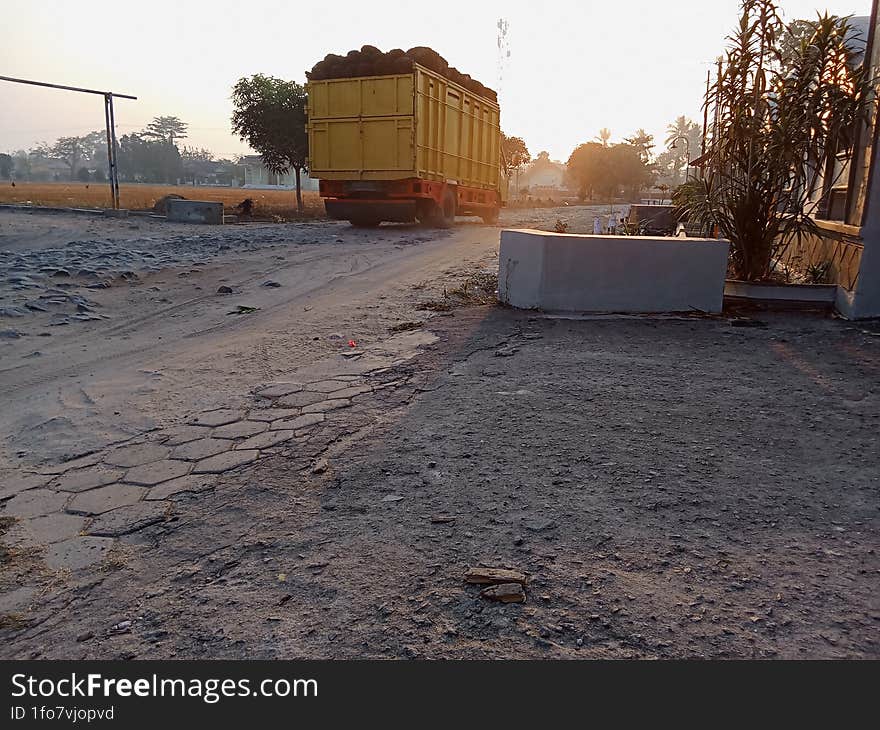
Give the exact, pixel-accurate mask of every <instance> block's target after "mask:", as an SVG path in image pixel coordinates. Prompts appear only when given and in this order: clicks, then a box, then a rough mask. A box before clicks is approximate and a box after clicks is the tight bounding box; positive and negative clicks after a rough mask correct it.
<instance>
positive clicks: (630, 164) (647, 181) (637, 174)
mask: <svg viewBox="0 0 880 730" xmlns="http://www.w3.org/2000/svg"><path fill="white" fill-rule="evenodd" d="M606 150H607V154H608V171H609V181H608V182H609V185H611V186H613V188H614V190H613V193H615V192H617V190H619V189H620V188H623V189H624V190H625V191H626V193H627V197H629V198H630V199H631V200H632V199H635V198H636V197H637V196H638V193H639V191H640V190H643V189H644V188H646V187H648V186H649V185H651V184H652V183H653V182H654V168H653V165H650V164H649V163H648V162H647V160H645V159H643V157H642V154H643V150H642V149H641V148H639V147H637V146H636V145H632V144H615V145H612V146H611V147H607V148H606ZM613 193H612V194H613Z"/></svg>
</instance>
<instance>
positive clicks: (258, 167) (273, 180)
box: [239, 155, 318, 190]
mask: <svg viewBox="0 0 880 730" xmlns="http://www.w3.org/2000/svg"><path fill="white" fill-rule="evenodd" d="M239 164H240V165H241V168H242V176H243V179H244V183H243V184H242V187H245V188H283V189H288V190H295V189H296V173H294V172H293V170H291V171H289V172H285V173H283V174H281V175H279V174H278V173H277V172H272V171H271V170H269V169H267V168H266V166H265V165H264V164H263V158H262V157H261V156H260V155H245V156H244V157H242V158H241V159H240V160H239ZM300 183H301V185H302V189H303V190H317V189H318V181H317V180H315V179H314V178H311V177H309V176H308V175H307V174H305V173H302V175H301V177H300Z"/></svg>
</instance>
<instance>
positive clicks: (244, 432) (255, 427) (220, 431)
mask: <svg viewBox="0 0 880 730" xmlns="http://www.w3.org/2000/svg"><path fill="white" fill-rule="evenodd" d="M267 428H269V424H268V423H265V422H263V421H238V422H236V423H228V424H226V425H225V426H219V427H218V428H215V429H214V430H213V432H212V433H211V436H212V437H213V438H218V439H242V438H248V437H249V436H255V435H257V434H258V433H262V432H263V431H265V430H266V429H267Z"/></svg>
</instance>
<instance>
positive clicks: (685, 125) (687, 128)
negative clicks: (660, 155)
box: [666, 114, 703, 186]
mask: <svg viewBox="0 0 880 730" xmlns="http://www.w3.org/2000/svg"><path fill="white" fill-rule="evenodd" d="M678 137H684V138H685V139H687V141H688V146H687V147H685V145H683V144H682V145H676V146H675V148H674V149H675V152H674V153H673V154H674V159H675V167H674V168H673V171H672V184H673V186H675V185H678V182H679V177H680V176H681V173H682V172H683V171H684V170H686V169H687V166H688V163H689V162H690V160H688V151H689V150H690V151H692V152H696V151H697V150H699V149H700V144H701V143H702V137H703V128H702V127H701V126H700V125H699V124H697V122H695V121H694V120H693V119H688V118H687V117H686V116H684V114H682V115H681V116H680V117H677V118H676V120H675V121H674V122H673V123H672V124H670V125H668V126H667V127H666V146H667V147H670V146H671V145H672V144H673V142H674V141H675V140H676V139H677V138H678Z"/></svg>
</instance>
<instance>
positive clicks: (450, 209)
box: [436, 190, 455, 228]
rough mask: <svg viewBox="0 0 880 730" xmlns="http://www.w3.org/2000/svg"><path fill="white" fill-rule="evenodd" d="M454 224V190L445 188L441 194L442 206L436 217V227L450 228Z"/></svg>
mask: <svg viewBox="0 0 880 730" xmlns="http://www.w3.org/2000/svg"><path fill="white" fill-rule="evenodd" d="M454 225H455V192H454V191H452V190H447V191H446V192H445V193H444V194H443V208H442V209H441V210H440V215H439V217H438V218H437V222H436V226H437V228H452V226H454Z"/></svg>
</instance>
